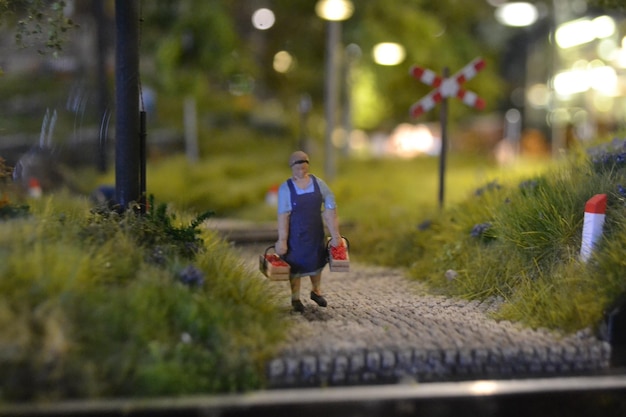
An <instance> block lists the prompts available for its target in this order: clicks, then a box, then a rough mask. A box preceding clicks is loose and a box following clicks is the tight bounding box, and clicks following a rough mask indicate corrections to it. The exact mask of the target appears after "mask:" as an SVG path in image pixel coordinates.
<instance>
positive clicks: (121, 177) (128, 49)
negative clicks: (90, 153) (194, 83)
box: [115, 0, 141, 211]
mask: <svg viewBox="0 0 626 417" xmlns="http://www.w3.org/2000/svg"><path fill="white" fill-rule="evenodd" d="M115 34H116V38H115V109H116V111H115V135H116V140H115V196H116V201H117V203H118V204H119V209H120V210H122V211H124V210H126V209H128V208H129V207H130V206H131V204H133V203H139V201H140V197H141V192H140V173H139V169H140V155H139V154H140V151H139V147H140V144H139V142H140V135H139V82H138V80H139V13H138V5H137V0H115Z"/></svg>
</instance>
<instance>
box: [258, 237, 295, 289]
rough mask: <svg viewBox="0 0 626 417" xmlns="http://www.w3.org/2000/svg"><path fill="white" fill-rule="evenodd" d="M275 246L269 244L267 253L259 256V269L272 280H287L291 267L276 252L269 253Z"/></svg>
mask: <svg viewBox="0 0 626 417" xmlns="http://www.w3.org/2000/svg"><path fill="white" fill-rule="evenodd" d="M273 248H274V246H269V247H268V248H267V249H265V253H264V254H263V255H260V256H259V269H260V270H261V272H262V273H263V275H265V276H266V277H267V278H268V279H270V280H272V281H287V280H288V279H289V272H290V271H291V267H290V266H289V264H288V263H287V262H285V260H284V259H283V258H281V257H280V256H279V255H277V254H276V253H268V251H269V250H270V249H273Z"/></svg>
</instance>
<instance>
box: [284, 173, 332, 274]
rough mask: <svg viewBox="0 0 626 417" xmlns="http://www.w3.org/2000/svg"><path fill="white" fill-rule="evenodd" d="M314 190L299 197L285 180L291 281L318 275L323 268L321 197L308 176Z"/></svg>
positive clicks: (323, 248)
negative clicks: (288, 211)
mask: <svg viewBox="0 0 626 417" xmlns="http://www.w3.org/2000/svg"><path fill="white" fill-rule="evenodd" d="M311 181H313V187H314V190H313V192H312V193H304V194H300V195H298V193H297V192H296V189H295V185H294V184H293V182H292V181H291V179H289V180H287V185H288V186H289V192H290V196H291V214H290V216H289V237H288V240H287V248H288V250H287V253H286V254H285V256H284V259H285V261H287V263H288V264H289V265H290V266H291V277H292V278H295V277H298V276H305V275H317V274H318V273H319V272H320V271H321V270H322V268H324V266H325V265H326V262H327V257H326V245H325V244H324V223H323V221H322V214H321V208H322V203H323V197H322V193H321V191H320V187H319V185H318V184H317V180H316V179H315V177H314V176H313V175H311Z"/></svg>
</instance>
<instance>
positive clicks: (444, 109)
mask: <svg viewBox="0 0 626 417" xmlns="http://www.w3.org/2000/svg"><path fill="white" fill-rule="evenodd" d="M449 75H450V70H449V69H448V67H445V68H444V69H443V79H444V80H445V79H447V78H448V76H449ZM440 111H441V112H440V114H439V121H440V123H441V152H440V153H439V209H443V201H444V189H445V183H446V178H445V177H446V153H447V150H448V127H447V126H448V98H447V97H444V98H443V99H442V100H441V109H440Z"/></svg>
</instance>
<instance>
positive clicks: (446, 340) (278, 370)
mask: <svg viewBox="0 0 626 417" xmlns="http://www.w3.org/2000/svg"><path fill="white" fill-rule="evenodd" d="M263 249H264V247H263V248H260V247H258V246H257V247H254V246H244V247H242V248H241V250H242V255H243V256H244V257H245V259H246V260H250V265H251V267H252V268H257V270H258V264H257V263H258V255H259V254H260V253H261V251H262V250H263ZM259 276H260V278H262V279H264V277H263V275H262V274H261V273H260V272H259ZM322 280H323V281H322V288H323V291H324V296H325V298H326V299H327V301H328V307H326V308H321V307H318V306H317V304H315V303H314V302H313V301H312V300H310V299H309V293H310V282H308V279H303V281H302V302H303V303H304V305H305V312H304V313H302V314H300V313H295V312H291V310H290V296H289V284H288V283H287V282H286V281H277V282H272V283H271V285H270V286H271V287H272V288H274V289H275V290H276V293H277V294H278V295H279V296H280V297H284V300H285V306H286V308H285V311H286V312H285V320H286V321H289V322H291V323H290V324H292V325H293V326H292V329H291V332H290V333H289V336H288V340H287V341H286V342H285V343H284V344H283V345H282V346H280V347H279V350H278V354H277V355H276V357H275V358H274V359H273V360H271V361H270V362H269V363H268V367H267V377H268V381H269V385H270V387H274V388H284V387H315V386H330V385H333V386H337V385H360V384H374V383H397V382H414V381H418V382H426V381H428V382H434V381H453V380H463V379H478V378H497V379H502V378H512V377H515V378H524V377H537V376H546V375H548V376H549V375H559V376H563V375H576V374H585V373H588V372H597V371H598V370H605V369H608V368H609V366H610V353H611V352H610V346H609V345H608V344H607V343H605V342H602V341H600V340H598V339H597V338H595V337H594V336H593V335H592V334H591V332H587V331H583V332H579V333H578V334H575V335H568V336H561V335H559V334H556V333H554V332H550V331H547V330H542V329H540V330H531V329H527V328H523V327H521V326H519V325H516V324H514V323H510V322H506V321H500V322H497V321H495V320H493V319H492V318H490V316H489V312H490V310H491V309H493V308H495V305H494V304H493V303H479V302H469V301H465V300H458V299H450V298H446V297H441V296H433V295H429V294H427V293H426V291H425V290H424V288H423V286H422V285H421V284H420V283H417V282H414V281H410V280H408V279H406V278H405V276H404V275H403V272H402V271H401V270H395V269H389V268H378V267H370V266H364V265H359V264H358V263H354V262H353V263H352V264H351V268H350V272H341V273H338V272H330V271H329V270H328V268H326V269H325V270H324V272H323V275H322Z"/></svg>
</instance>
